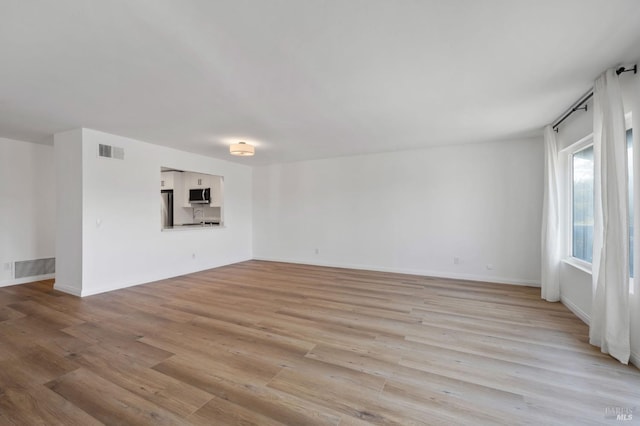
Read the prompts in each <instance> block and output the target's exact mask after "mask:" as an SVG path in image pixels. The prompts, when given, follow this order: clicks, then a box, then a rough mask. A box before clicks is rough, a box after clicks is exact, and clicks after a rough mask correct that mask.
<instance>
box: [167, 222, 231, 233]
mask: <svg viewBox="0 0 640 426" xmlns="http://www.w3.org/2000/svg"><path fill="white" fill-rule="evenodd" d="M220 228H224V226H223V225H221V224H220V223H219V222H218V223H205V224H202V223H185V224H181V225H180V224H178V225H173V226H170V227H167V228H162V232H165V231H188V230H202V229H220Z"/></svg>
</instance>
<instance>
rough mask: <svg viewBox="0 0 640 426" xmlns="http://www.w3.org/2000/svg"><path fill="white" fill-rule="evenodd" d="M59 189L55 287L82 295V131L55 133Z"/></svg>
mask: <svg viewBox="0 0 640 426" xmlns="http://www.w3.org/2000/svg"><path fill="white" fill-rule="evenodd" d="M53 143H54V150H55V178H56V183H57V187H58V191H57V192H56V199H57V202H56V205H57V224H56V253H57V254H58V255H59V256H58V257H57V258H56V283H55V288H57V289H58V290H61V291H65V292H67V293H71V294H75V295H76V296H80V295H81V294H82V209H83V206H82V201H83V200H82V186H83V183H82V169H83V164H82V130H81V129H77V130H71V131H68V132H64V133H58V134H56V135H55V136H54V142H53Z"/></svg>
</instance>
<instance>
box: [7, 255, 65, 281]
mask: <svg viewBox="0 0 640 426" xmlns="http://www.w3.org/2000/svg"><path fill="white" fill-rule="evenodd" d="M14 271H15V276H14V278H27V277H37V276H38V275H47V274H53V273H54V272H56V259H55V257H49V258H47V259H35V260H23V261H19V262H16V263H15V264H14Z"/></svg>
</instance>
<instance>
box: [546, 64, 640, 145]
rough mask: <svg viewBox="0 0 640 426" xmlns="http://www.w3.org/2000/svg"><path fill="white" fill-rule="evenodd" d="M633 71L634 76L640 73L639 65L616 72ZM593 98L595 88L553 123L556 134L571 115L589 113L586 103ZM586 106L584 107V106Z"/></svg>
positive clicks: (621, 68)
mask: <svg viewBox="0 0 640 426" xmlns="http://www.w3.org/2000/svg"><path fill="white" fill-rule="evenodd" d="M631 71H633V73H634V74H637V73H638V64H635V65H634V66H633V68H625V67H620V68H618V69H617V70H616V74H617V75H620V74H622V73H623V72H631ZM592 97H593V87H592V88H591V89H589V91H588V92H587V93H585V94H584V95H582V96H581V97H580V98H579V99H578V100H577V101H576V102H574V103H573V105H571V107H569V109H568V110H567V111H566V112H565V113H564V114H563V115H562V116H561V117H560V118H557V119H556V120H555V121H554V122H553V123H554V124H553V126H551V128H552V129H553V130H555V132H556V133H558V126H560V124H562V122H563V121H564V120H566V119H567V118H569V117H570V116H571V114H573V113H574V112H576V111H580V110H584V111H587V110H588V109H587V105H585V103H586V102H587V101H588V100H589V99H591V98H592ZM583 105H584V106H583Z"/></svg>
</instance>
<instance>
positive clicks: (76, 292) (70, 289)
mask: <svg viewBox="0 0 640 426" xmlns="http://www.w3.org/2000/svg"><path fill="white" fill-rule="evenodd" d="M53 289H54V290H58V291H61V292H63V293H67V294H71V295H73V296H78V297H80V296H81V291H80V289H78V288H76V287H71V286H66V285H63V284H58V283H57V282H56V283H54V284H53Z"/></svg>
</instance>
